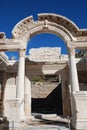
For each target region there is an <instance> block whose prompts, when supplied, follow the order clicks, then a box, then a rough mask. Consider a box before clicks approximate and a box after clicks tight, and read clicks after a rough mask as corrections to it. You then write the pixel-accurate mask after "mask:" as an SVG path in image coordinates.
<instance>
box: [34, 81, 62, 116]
mask: <svg viewBox="0 0 87 130" xmlns="http://www.w3.org/2000/svg"><path fill="white" fill-rule="evenodd" d="M38 94H39V93H38ZM32 113H42V114H57V115H63V106H62V89H61V83H60V84H58V85H57V86H56V88H55V89H53V91H52V92H51V93H50V94H49V95H48V96H47V97H46V98H32Z"/></svg>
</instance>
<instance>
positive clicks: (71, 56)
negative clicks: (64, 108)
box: [68, 48, 79, 92]
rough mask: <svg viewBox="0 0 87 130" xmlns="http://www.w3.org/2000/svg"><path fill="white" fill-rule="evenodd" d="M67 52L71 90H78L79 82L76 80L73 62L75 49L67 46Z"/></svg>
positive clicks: (75, 68)
mask: <svg viewBox="0 0 87 130" xmlns="http://www.w3.org/2000/svg"><path fill="white" fill-rule="evenodd" d="M68 52H69V63H70V80H71V90H72V92H78V91H79V82H78V74H77V67H76V62H75V49H74V48H68Z"/></svg>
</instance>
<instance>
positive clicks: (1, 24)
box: [0, 0, 87, 57]
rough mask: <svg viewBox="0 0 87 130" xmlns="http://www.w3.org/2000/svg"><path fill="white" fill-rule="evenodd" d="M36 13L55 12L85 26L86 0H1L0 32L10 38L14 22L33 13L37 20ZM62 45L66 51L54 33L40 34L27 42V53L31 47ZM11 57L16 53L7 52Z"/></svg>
mask: <svg viewBox="0 0 87 130" xmlns="http://www.w3.org/2000/svg"><path fill="white" fill-rule="evenodd" d="M38 13H56V14H59V15H63V16H65V17H67V18H69V19H70V20H72V21H73V22H74V23H75V24H76V25H77V26H78V27H79V28H80V29H83V28H87V0H3V1H1V3H0V32H5V34H6V37H7V38H11V37H12V34H11V31H12V29H13V27H14V26H15V24H17V23H18V22H19V21H20V20H22V19H24V18H25V17H27V16H30V15H33V17H34V19H35V20H37V14H38ZM42 46H43V47H46V46H48V47H55V46H60V47H62V53H66V47H65V43H64V42H63V41H62V40H61V39H60V38H58V37H57V36H55V35H52V34H40V35H36V36H34V37H33V38H32V39H31V40H30V42H29V43H28V49H27V54H28V51H29V49H30V48H32V47H34V48H35V47H42ZM7 54H8V55H9V57H12V56H14V55H15V57H16V56H17V55H16V53H7Z"/></svg>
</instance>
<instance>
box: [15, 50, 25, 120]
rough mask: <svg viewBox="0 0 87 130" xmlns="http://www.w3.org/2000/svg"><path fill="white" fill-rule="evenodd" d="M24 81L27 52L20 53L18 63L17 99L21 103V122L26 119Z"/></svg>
mask: <svg viewBox="0 0 87 130" xmlns="http://www.w3.org/2000/svg"><path fill="white" fill-rule="evenodd" d="M24 79H25V50H21V51H20V52H19V63H18V81H17V91H16V97H17V99H18V100H19V102H20V108H19V115H20V120H23V119H24V117H25V114H24Z"/></svg>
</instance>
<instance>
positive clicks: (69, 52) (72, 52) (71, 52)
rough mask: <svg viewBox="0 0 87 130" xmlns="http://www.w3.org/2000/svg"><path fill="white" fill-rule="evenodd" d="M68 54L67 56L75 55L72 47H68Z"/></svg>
mask: <svg viewBox="0 0 87 130" xmlns="http://www.w3.org/2000/svg"><path fill="white" fill-rule="evenodd" d="M68 54H69V56H75V49H74V48H72V47H71V48H68Z"/></svg>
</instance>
